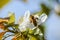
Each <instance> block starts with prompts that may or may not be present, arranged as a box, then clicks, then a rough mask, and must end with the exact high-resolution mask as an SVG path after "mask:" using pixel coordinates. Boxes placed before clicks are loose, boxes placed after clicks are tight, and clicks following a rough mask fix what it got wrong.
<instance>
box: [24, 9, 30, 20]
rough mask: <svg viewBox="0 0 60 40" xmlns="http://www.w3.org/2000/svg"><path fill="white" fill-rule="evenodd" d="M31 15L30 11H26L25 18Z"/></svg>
mask: <svg viewBox="0 0 60 40" xmlns="http://www.w3.org/2000/svg"><path fill="white" fill-rule="evenodd" d="M29 17H30V11H29V10H28V11H26V12H25V15H24V20H26V19H28V18H29Z"/></svg>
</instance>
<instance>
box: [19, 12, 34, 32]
mask: <svg viewBox="0 0 60 40" xmlns="http://www.w3.org/2000/svg"><path fill="white" fill-rule="evenodd" d="M29 17H30V12H29V11H27V12H25V15H24V18H23V20H24V21H23V22H22V23H21V24H20V26H19V29H20V31H25V30H26V28H30V29H32V28H34V25H33V24H32V23H30V20H29Z"/></svg>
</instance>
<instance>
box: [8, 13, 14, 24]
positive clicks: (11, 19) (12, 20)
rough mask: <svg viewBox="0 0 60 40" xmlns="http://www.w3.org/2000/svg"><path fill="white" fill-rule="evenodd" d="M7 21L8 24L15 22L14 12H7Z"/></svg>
mask: <svg viewBox="0 0 60 40" xmlns="http://www.w3.org/2000/svg"><path fill="white" fill-rule="evenodd" d="M9 18H10V19H9V21H8V24H11V23H14V22H15V14H14V13H9Z"/></svg>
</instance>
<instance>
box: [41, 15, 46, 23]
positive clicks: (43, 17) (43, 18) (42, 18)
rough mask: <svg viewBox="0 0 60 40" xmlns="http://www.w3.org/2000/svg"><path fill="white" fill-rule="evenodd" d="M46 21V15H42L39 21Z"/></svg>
mask: <svg viewBox="0 0 60 40" xmlns="http://www.w3.org/2000/svg"><path fill="white" fill-rule="evenodd" d="M46 19H47V15H46V14H42V15H41V16H40V20H41V22H42V23H43V22H45V20H46Z"/></svg>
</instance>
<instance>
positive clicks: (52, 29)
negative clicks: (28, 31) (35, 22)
mask: <svg viewBox="0 0 60 40" xmlns="http://www.w3.org/2000/svg"><path fill="white" fill-rule="evenodd" d="M42 2H44V3H45V4H47V5H49V6H50V5H51V6H52V8H53V7H54V6H55V4H56V3H53V4H52V2H48V1H47V0H43V1H41V0H29V2H28V3H23V2H21V1H17V0H12V1H10V2H9V3H8V4H6V5H5V6H4V7H3V8H2V9H1V10H0V17H6V16H7V15H8V12H13V13H15V16H16V22H17V20H18V19H19V17H20V16H23V15H24V13H25V11H27V10H30V12H31V13H33V12H37V11H39V10H40V6H39V4H40V3H42ZM45 24H46V32H47V33H46V35H47V40H60V32H59V31H60V17H58V16H57V15H56V14H55V12H54V11H53V10H52V12H51V14H50V16H49V18H48V19H47V21H46V22H45ZM7 40H10V39H9V38H8V39H7Z"/></svg>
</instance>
